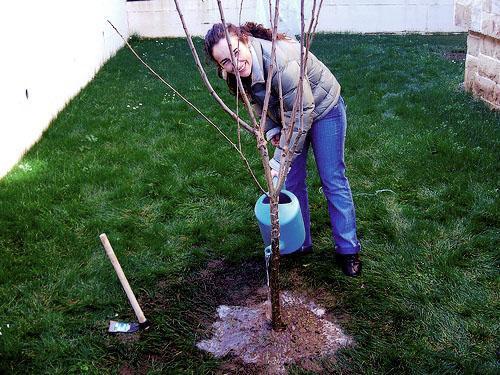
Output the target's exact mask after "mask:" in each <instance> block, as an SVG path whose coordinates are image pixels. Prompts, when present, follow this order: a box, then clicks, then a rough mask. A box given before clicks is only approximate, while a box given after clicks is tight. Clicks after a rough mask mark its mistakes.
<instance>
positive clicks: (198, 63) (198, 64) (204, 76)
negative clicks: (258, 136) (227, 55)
mask: <svg viewBox="0 0 500 375" xmlns="http://www.w3.org/2000/svg"><path fill="white" fill-rule="evenodd" d="M174 2H175V7H176V8H177V13H179V18H180V19H181V23H182V27H183V28H184V32H185V33H186V39H187V42H188V44H189V48H190V49H191V53H192V54H193V57H194V61H195V63H196V67H197V68H198V71H199V72H200V75H201V78H202V80H203V83H205V86H206V87H207V89H208V91H209V92H210V95H212V97H213V98H214V99H215V100H216V101H217V103H219V105H220V106H221V107H222V109H223V110H224V111H226V112H227V113H228V114H229V115H230V116H231V117H232V118H233V119H234V120H236V121H237V122H238V123H239V124H240V125H241V126H242V127H243V128H244V129H245V130H246V131H248V132H250V133H254V131H255V130H254V129H253V128H252V127H251V126H250V125H248V124H247V123H246V122H245V121H243V120H242V119H241V118H238V116H237V115H236V113H234V112H233V111H232V110H231V109H230V108H229V107H228V106H227V105H226V103H224V101H223V100H222V99H221V98H220V97H219V95H217V93H216V92H215V90H214V89H213V87H212V85H211V84H210V81H209V80H208V77H207V74H206V72H205V70H204V69H203V66H202V64H201V61H200V58H199V57H198V52H196V48H195V47H194V44H193V40H192V38H191V34H190V33H189V30H188V28H187V26H186V22H185V21H184V15H183V14H182V11H181V8H180V7H179V3H178V1H177V0H174Z"/></svg>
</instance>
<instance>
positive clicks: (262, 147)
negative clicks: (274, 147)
mask: <svg viewBox="0 0 500 375" xmlns="http://www.w3.org/2000/svg"><path fill="white" fill-rule="evenodd" d="M176 1H177V0H176ZM217 4H218V6H219V13H220V17H221V22H222V25H223V27H224V33H225V34H226V41H227V44H228V47H229V53H230V57H231V64H233V69H234V72H235V75H236V81H237V83H238V86H239V88H240V91H241V93H242V95H241V96H242V98H243V103H244V104H245V107H246V109H247V111H248V113H249V115H250V118H251V119H252V123H253V125H254V128H255V133H254V134H255V137H256V138H257V149H258V150H259V153H260V156H261V160H262V166H263V167H264V174H265V176H266V182H267V185H268V187H269V191H272V190H271V189H273V182H272V177H271V169H270V167H269V153H268V150H267V142H266V140H265V138H264V135H263V133H262V129H261V127H260V124H259V122H258V121H257V120H256V119H255V114H254V112H253V108H252V106H251V104H250V101H249V100H248V95H247V93H246V92H245V88H244V87H243V82H242V81H241V77H240V72H239V71H238V64H237V62H236V59H235V57H234V52H233V47H232V45H231V38H230V35H229V31H228V30H227V25H226V20H225V18H224V10H223V9H222V2H221V0H217Z"/></svg>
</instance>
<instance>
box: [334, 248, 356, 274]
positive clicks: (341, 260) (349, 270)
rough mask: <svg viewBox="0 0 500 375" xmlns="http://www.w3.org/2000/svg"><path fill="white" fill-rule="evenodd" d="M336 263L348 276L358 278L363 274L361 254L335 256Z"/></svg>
mask: <svg viewBox="0 0 500 375" xmlns="http://www.w3.org/2000/svg"><path fill="white" fill-rule="evenodd" d="M335 261H336V262H337V264H338V265H339V266H340V267H341V268H342V271H343V272H344V274H345V275H346V276H351V277H356V276H359V274H360V273H361V259H360V258H359V254H358V253H356V254H335Z"/></svg>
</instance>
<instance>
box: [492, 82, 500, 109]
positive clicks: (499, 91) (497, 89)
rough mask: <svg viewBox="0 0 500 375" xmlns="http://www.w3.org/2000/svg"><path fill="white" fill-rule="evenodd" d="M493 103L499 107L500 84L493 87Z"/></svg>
mask: <svg viewBox="0 0 500 375" xmlns="http://www.w3.org/2000/svg"><path fill="white" fill-rule="evenodd" d="M493 98H494V99H495V100H494V103H495V104H496V105H498V106H500V83H499V84H497V85H496V86H495V94H494V96H493Z"/></svg>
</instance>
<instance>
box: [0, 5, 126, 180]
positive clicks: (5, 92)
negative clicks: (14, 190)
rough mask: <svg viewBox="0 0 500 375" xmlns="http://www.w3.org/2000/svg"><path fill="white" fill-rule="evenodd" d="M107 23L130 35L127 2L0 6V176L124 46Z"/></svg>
mask: <svg viewBox="0 0 500 375" xmlns="http://www.w3.org/2000/svg"><path fill="white" fill-rule="evenodd" d="M106 19H109V20H110V21H111V22H113V23H114V24H115V26H117V27H118V28H119V29H120V31H121V32H122V33H123V34H124V36H125V37H128V25H127V14H126V2H125V0H44V1H39V0H25V1H18V0H11V1H6V2H4V3H3V4H2V11H1V12H0V35H2V47H1V49H2V58H1V60H0V82H1V86H0V103H1V104H0V106H1V108H2V111H1V112H0V119H1V120H0V177H1V176H3V175H4V174H5V173H6V172H7V171H8V170H9V169H10V168H11V167H12V166H13V165H14V164H15V163H16V162H17V161H18V160H19V158H20V157H21V156H22V154H23V153H24V152H25V150H27V149H28V148H29V147H30V146H31V145H32V144H33V143H34V142H36V141H37V140H38V139H39V137H40V135H41V134H42V132H43V131H44V130H45V129H46V127H47V126H48V125H49V123H50V121H51V120H52V119H53V118H54V117H55V115H56V114H57V113H58V112H59V111H60V110H61V109H62V108H63V107H64V105H65V104H66V103H67V102H68V101H69V100H70V99H71V98H72V97H73V96H74V95H76V94H77V93H78V91H79V90H80V89H81V88H82V87H83V86H84V85H86V84H87V83H88V82H89V81H90V80H91V79H92V77H93V76H94V74H95V73H96V72H97V70H98V69H99V68H100V66H101V65H102V64H103V63H104V62H105V61H106V60H107V59H108V58H109V57H110V56H111V55H113V54H114V53H115V52H116V51H117V50H118V49H119V48H120V47H121V46H122V44H123V42H122V41H121V39H120V38H119V37H118V36H117V35H116V33H115V32H114V30H112V29H111V27H110V26H109V24H108V23H107V22H106ZM26 92H27V93H28V95H27V96H26Z"/></svg>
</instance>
